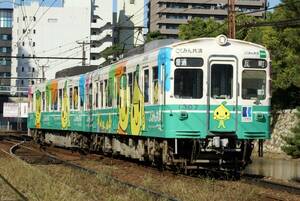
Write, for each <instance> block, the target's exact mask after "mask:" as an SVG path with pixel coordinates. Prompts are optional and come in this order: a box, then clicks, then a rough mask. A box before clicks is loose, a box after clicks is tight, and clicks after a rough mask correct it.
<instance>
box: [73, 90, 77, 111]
mask: <svg viewBox="0 0 300 201" xmlns="http://www.w3.org/2000/svg"><path fill="white" fill-rule="evenodd" d="M73 106H74V110H77V109H78V87H77V86H76V87H74V92H73Z"/></svg>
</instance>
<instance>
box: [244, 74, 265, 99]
mask: <svg viewBox="0 0 300 201" xmlns="http://www.w3.org/2000/svg"><path fill="white" fill-rule="evenodd" d="M242 98H243V99H253V100H255V99H257V98H259V99H261V100H263V99H265V98H266V72H265V71H262V70H260V71H259V70H245V71H243V74H242Z"/></svg>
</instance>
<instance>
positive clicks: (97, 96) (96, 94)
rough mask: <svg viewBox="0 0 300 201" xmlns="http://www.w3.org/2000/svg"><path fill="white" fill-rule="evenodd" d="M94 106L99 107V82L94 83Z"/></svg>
mask: <svg viewBox="0 0 300 201" xmlns="http://www.w3.org/2000/svg"><path fill="white" fill-rule="evenodd" d="M95 90H96V93H95V107H96V108H99V82H97V83H96V89H95Z"/></svg>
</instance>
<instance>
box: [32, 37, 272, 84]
mask: <svg viewBox="0 0 300 201" xmlns="http://www.w3.org/2000/svg"><path fill="white" fill-rule="evenodd" d="M221 37H223V38H224V39H226V43H227V41H228V43H239V44H241V45H246V46H255V47H257V48H261V49H266V48H265V47H264V46H262V45H259V44H256V43H252V42H248V41H243V40H237V39H231V38H227V37H226V36H224V35H219V36H217V37H205V38H196V39H191V40H185V41H178V40H174V39H171V40H170V39H164V40H157V41H152V42H150V44H146V45H145V46H144V51H143V52H139V53H136V54H135V55H131V56H129V57H125V58H123V59H121V60H119V61H117V62H115V63H113V64H110V65H107V66H104V67H102V68H99V69H96V70H93V71H90V72H86V73H84V74H78V75H73V76H70V77H68V79H71V80H76V79H78V78H79V76H80V75H91V74H93V73H96V72H98V71H104V73H108V70H109V69H110V68H111V67H112V66H113V65H118V64H122V63H123V62H126V61H128V60H132V59H134V58H136V57H139V56H141V55H143V54H150V53H153V52H156V51H158V50H159V49H161V48H175V47H178V46H181V45H186V44H194V43H197V42H205V41H206V42H209V41H216V42H218V40H219V39H220V38H221ZM133 52H134V51H133ZM63 79H65V78H63V77H60V78H55V79H53V80H57V81H60V80H63ZM49 81H51V80H47V81H45V82H44V83H47V82H49ZM37 85H40V84H37Z"/></svg>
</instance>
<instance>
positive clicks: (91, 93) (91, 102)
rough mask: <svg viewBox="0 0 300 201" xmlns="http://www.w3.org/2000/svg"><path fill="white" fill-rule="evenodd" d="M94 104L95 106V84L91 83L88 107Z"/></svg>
mask: <svg viewBox="0 0 300 201" xmlns="http://www.w3.org/2000/svg"><path fill="white" fill-rule="evenodd" d="M92 106H93V84H90V86H89V104H88V109H92V108H93V107H92Z"/></svg>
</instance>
